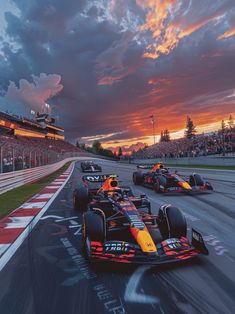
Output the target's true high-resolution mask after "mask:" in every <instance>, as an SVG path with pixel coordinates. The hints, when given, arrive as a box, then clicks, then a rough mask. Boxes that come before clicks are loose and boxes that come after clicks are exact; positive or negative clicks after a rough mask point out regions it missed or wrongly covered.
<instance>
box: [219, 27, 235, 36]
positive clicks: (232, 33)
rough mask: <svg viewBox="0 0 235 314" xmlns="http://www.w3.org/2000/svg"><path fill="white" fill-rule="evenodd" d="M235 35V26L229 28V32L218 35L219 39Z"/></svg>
mask: <svg viewBox="0 0 235 314" xmlns="http://www.w3.org/2000/svg"><path fill="white" fill-rule="evenodd" d="M234 35H235V27H233V28H231V29H230V30H228V31H227V32H225V33H224V34H222V35H220V36H219V37H218V39H224V38H229V37H232V36H234Z"/></svg>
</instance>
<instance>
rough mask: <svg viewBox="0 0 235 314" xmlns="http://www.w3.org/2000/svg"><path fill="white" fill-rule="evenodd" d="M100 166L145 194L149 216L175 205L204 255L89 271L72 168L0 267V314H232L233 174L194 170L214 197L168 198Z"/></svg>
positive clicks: (114, 166) (128, 171)
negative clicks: (155, 264)
mask: <svg viewBox="0 0 235 314" xmlns="http://www.w3.org/2000/svg"><path fill="white" fill-rule="evenodd" d="M99 164H100V165H101V166H102V169H103V173H104V174H111V173H114V174H117V175H118V176H119V180H121V181H122V182H123V184H125V185H129V186H131V187H132V189H133V191H134V193H135V194H136V195H139V194H146V195H147V196H148V198H149V200H150V201H151V205H152V210H153V212H154V213H157V211H158V208H159V207H160V205H162V204H165V203H170V204H173V205H175V206H177V207H179V208H180V209H181V210H182V211H183V213H184V215H185V217H186V219H187V223H188V227H189V228H190V229H191V228H192V227H195V229H197V230H198V231H199V232H200V233H201V234H202V235H203V237H204V240H205V242H206V245H207V247H208V249H209V255H208V256H202V257H198V258H197V259H195V260H193V261H190V262H188V263H185V264H177V265H172V264H171V265H168V266H164V267H151V266H146V265H143V266H138V267H137V266H129V267H127V266H126V265H119V264H118V265H117V264H115V265H114V266H112V265H111V264H106V266H105V268H97V267H91V265H90V264H89V263H88V262H87V260H86V259H85V257H84V253H83V250H82V240H81V239H82V219H81V218H82V217H81V214H80V213H78V212H76V211H74V210H73V205H72V193H73V190H74V188H75V187H76V186H77V185H78V184H79V182H81V177H82V175H83V174H82V173H81V170H80V163H79V162H77V163H76V164H75V166H74V168H73V169H72V171H71V173H70V174H68V173H67V175H68V177H67V178H66V180H65V181H64V183H62V181H61V182H58V181H57V183H61V186H60V188H59V190H58V191H57V192H56V193H57V194H55V196H54V197H53V199H51V200H50V201H49V203H48V206H47V208H46V209H45V211H44V212H41V214H40V215H39V216H38V215H36V217H35V219H36V221H35V223H34V225H30V227H29V228H28V229H27V234H25V236H24V237H23V239H22V241H20V242H19V243H18V244H17V246H16V247H15V248H14V250H13V251H12V252H11V254H10V255H9V256H8V258H7V261H5V262H4V263H5V264H4V265H3V264H1V265H2V270H1V272H0V313H4V314H5V313H7V314H13V313H14V314H21V313H22V314H34V313H35V314H44V313H45V314H48V313H50V314H54V313H56V314H58V313H61V314H64V313H68V314H70V313H71V314H73V313H74V314H75V313H76V314H77V313H80V314H81V313H91V314H93V313H113V314H123V313H135V314H136V313H155V314H156V313H213V314H214V313H220V314H221V313H234V309H235V299H234V291H235V241H234V225H235V221H234V220H235V205H234V204H235V194H234V187H235V176H234V172H230V171H217V170H198V171H197V172H199V173H200V174H202V176H203V177H204V178H205V179H206V180H208V181H210V182H211V183H212V185H213V186H214V192H213V193H211V194H203V195H200V194H199V195H194V196H189V195H175V196H170V195H162V194H156V193H155V192H154V191H152V190H149V189H146V188H144V187H140V186H134V185H133V183H132V173H133V171H134V170H135V169H136V167H135V166H134V165H126V164H118V163H115V162H111V161H104V160H101V161H99ZM177 170H178V172H179V173H182V174H190V173H191V171H192V170H190V169H184V170H183V169H182V170H179V169H177ZM47 194H48V193H47ZM36 222H37V223H36ZM3 256H4V255H3ZM1 263H2V261H1Z"/></svg>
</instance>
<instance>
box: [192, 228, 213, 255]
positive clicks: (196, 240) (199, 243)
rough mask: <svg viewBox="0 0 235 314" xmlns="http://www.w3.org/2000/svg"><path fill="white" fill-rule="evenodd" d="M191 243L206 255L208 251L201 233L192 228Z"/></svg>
mask: <svg viewBox="0 0 235 314" xmlns="http://www.w3.org/2000/svg"><path fill="white" fill-rule="evenodd" d="M192 245H193V246H194V247H195V248H196V249H198V250H199V251H200V252H201V253H202V254H205V255H208V254H209V251H208V249H207V247H206V245H205V243H204V240H203V237H202V235H201V233H199V232H198V231H196V230H195V229H192Z"/></svg>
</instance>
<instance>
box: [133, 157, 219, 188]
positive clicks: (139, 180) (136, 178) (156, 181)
mask: <svg viewBox="0 0 235 314" xmlns="http://www.w3.org/2000/svg"><path fill="white" fill-rule="evenodd" d="M138 168H140V169H141V168H142V169H146V168H147V166H142V167H141V166H138ZM133 183H134V184H135V185H143V186H146V187H149V188H152V189H154V190H155V191H156V192H157V193H161V192H162V193H164V192H186V193H195V192H206V191H207V192H208V191H212V190H213V187H212V185H211V184H210V182H205V181H204V180H203V179H202V177H201V176H200V175H199V174H197V173H193V174H191V175H190V176H189V177H187V178H183V177H182V176H180V175H178V173H177V172H170V171H169V169H168V168H166V167H165V166H164V165H163V164H162V163H157V164H156V165H154V166H153V167H152V169H151V170H150V171H149V172H145V173H143V172H142V171H135V172H134V173H133Z"/></svg>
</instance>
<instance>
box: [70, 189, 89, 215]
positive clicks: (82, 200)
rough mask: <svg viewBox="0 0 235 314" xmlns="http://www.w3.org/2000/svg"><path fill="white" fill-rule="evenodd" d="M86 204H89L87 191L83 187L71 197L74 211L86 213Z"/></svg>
mask: <svg viewBox="0 0 235 314" xmlns="http://www.w3.org/2000/svg"><path fill="white" fill-rule="evenodd" d="M88 203H89V193H88V189H87V188H85V187H81V188H78V189H77V190H76V191H75V192H74V196H73V206H74V209H75V210H78V211H80V212H85V211H87V206H88Z"/></svg>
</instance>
